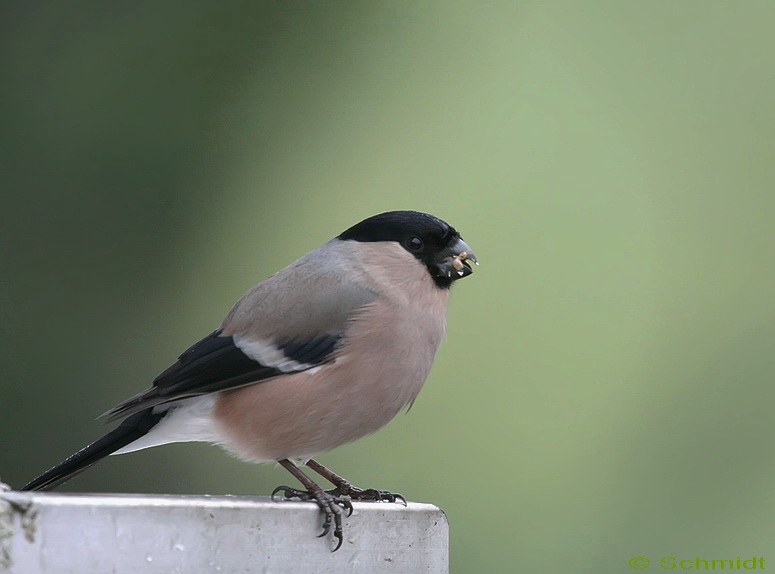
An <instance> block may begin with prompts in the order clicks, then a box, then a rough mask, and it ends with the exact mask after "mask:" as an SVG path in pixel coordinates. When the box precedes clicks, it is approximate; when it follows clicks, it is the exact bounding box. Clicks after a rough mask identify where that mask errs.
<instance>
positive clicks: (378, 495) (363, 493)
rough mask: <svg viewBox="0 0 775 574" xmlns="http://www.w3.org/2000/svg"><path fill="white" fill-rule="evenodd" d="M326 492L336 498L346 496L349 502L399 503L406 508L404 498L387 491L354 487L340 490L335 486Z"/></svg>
mask: <svg viewBox="0 0 775 574" xmlns="http://www.w3.org/2000/svg"><path fill="white" fill-rule="evenodd" d="M327 492H328V493H329V494H331V495H333V496H336V497H343V496H346V497H347V498H348V499H350V500H357V501H360V502H400V503H401V504H403V505H404V506H406V498H404V496H403V495H402V494H398V493H396V492H390V491H389V490H377V489H376V488H358V487H356V486H350V487H349V488H342V487H340V486H337V487H336V488H334V489H333V490H328V491H327ZM351 506H352V505H351Z"/></svg>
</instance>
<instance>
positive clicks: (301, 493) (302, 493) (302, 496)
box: [272, 485, 313, 502]
mask: <svg viewBox="0 0 775 574" xmlns="http://www.w3.org/2000/svg"><path fill="white" fill-rule="evenodd" d="M278 492H282V493H283V499H284V500H291V499H293V498H298V499H299V500H301V501H302V502H307V501H310V500H312V498H313V497H312V495H311V494H310V493H309V492H307V491H306V490H299V489H298V488H291V487H290V486H284V485H281V486H278V487H277V488H275V489H274V490H273V491H272V502H277V496H276V495H277V493H278Z"/></svg>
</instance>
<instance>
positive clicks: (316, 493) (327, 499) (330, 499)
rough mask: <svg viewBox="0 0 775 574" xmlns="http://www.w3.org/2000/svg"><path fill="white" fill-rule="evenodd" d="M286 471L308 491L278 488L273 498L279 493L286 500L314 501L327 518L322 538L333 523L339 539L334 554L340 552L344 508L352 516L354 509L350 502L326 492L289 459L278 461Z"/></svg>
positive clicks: (273, 492)
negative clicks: (293, 498) (294, 498)
mask: <svg viewBox="0 0 775 574" xmlns="http://www.w3.org/2000/svg"><path fill="white" fill-rule="evenodd" d="M278 462H279V463H280V464H281V465H282V466H283V468H285V470H287V471H288V472H290V473H291V474H292V475H293V476H295V477H296V478H297V479H298V481H299V482H300V483H301V484H302V485H304V488H306V489H307V490H306V491H305V490H297V489H295V488H290V487H289V486H278V487H277V488H275V489H274V490H273V491H272V498H274V495H275V494H277V493H278V492H282V493H283V496H285V498H292V497H294V496H295V497H297V498H300V499H301V500H304V501H307V500H314V501H315V502H316V503H317V505H318V506H319V507H320V510H322V511H323V514H324V515H325V518H324V519H323V532H321V533H320V535H319V536H318V537H320V536H325V535H326V534H328V532H329V530H331V522H333V523H334V538H336V539H337V543H336V548H334V549H333V552H336V551H337V550H339V548H340V547H341V546H342V540H343V537H342V507H344V508H345V509H347V510H349V514H348V516H349V515H350V514H352V511H353V507H352V504H350V501H349V500H340V499H339V498H338V497H336V496H334V495H332V494H330V493H328V492H326V491H325V490H323V489H322V488H321V487H320V486H319V485H318V484H316V483H315V481H313V480H312V479H311V478H310V477H308V476H307V475H306V474H304V473H303V472H301V470H299V468H298V467H297V466H296V465H295V464H293V463H292V462H291V461H290V460H288V459H283V460H279V461H278Z"/></svg>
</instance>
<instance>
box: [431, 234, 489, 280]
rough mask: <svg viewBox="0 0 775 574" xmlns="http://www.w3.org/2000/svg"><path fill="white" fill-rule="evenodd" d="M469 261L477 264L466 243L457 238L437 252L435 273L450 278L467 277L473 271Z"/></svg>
mask: <svg viewBox="0 0 775 574" xmlns="http://www.w3.org/2000/svg"><path fill="white" fill-rule="evenodd" d="M471 262H473V263H476V264H477V265H479V263H478V262H477V260H476V255H474V252H473V251H472V250H471V248H470V247H469V246H468V244H467V243H466V242H465V241H463V240H462V239H460V238H457V240H455V241H454V242H453V243H450V244H449V245H448V246H447V248H446V249H444V250H443V251H442V252H441V253H439V255H438V259H437V263H436V269H437V275H438V276H439V277H446V278H448V279H452V280H455V279H462V278H463V277H468V276H469V275H471V273H473V272H474V270H473V269H471Z"/></svg>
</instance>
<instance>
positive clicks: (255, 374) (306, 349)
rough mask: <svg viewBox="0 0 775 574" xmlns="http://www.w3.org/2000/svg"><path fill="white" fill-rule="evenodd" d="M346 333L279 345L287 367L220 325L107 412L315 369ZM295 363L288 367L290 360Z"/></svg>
mask: <svg viewBox="0 0 775 574" xmlns="http://www.w3.org/2000/svg"><path fill="white" fill-rule="evenodd" d="M340 340H341V334H338V333H333V334H332V333H328V334H324V335H319V336H317V337H315V338H314V339H311V340H308V341H289V342H286V343H283V344H278V345H276V346H275V348H276V350H277V351H279V352H280V353H281V356H282V357H284V358H285V359H287V360H286V361H284V365H285V366H284V367H283V368H282V370H281V369H280V368H277V367H275V366H272V365H267V364H262V363H261V362H259V361H257V360H255V359H252V358H251V357H249V356H248V355H247V354H246V353H245V352H244V351H242V349H240V348H239V347H238V346H237V345H236V344H235V341H234V338H233V337H232V336H230V335H224V334H223V333H222V332H221V331H220V330H217V331H213V332H212V333H210V334H209V335H208V336H207V337H205V338H204V339H202V340H201V341H199V342H198V343H196V344H194V345H193V346H191V347H190V348H189V349H187V350H186V351H185V352H184V353H183V354H182V355H180V357H178V360H177V362H176V363H174V364H173V365H172V366H170V367H169V368H168V369H167V370H166V371H164V372H163V373H161V374H160V375H159V376H158V377H156V379H155V380H154V381H153V386H152V387H151V388H149V389H146V390H145V391H143V392H141V393H139V394H137V395H135V396H133V397H131V398H129V399H127V400H125V401H124V402H122V403H121V404H119V405H117V406H115V407H114V408H112V409H110V410H109V411H108V412H106V413H105V414H104V415H103V416H107V417H108V419H109V420H115V419H119V418H123V417H125V416H128V415H131V414H133V413H136V412H139V411H141V410H144V409H147V408H149V407H153V406H156V405H159V404H163V403H167V402H170V401H174V400H178V399H182V398H186V397H193V396H197V395H204V394H207V393H214V392H217V391H224V390H228V389H234V388H237V387H241V386H245V385H250V384H253V383H258V382H261V381H265V380H267V379H271V378H273V377H276V376H278V375H282V374H284V373H288V372H293V371H301V370H305V369H309V368H311V367H313V366H315V365H319V364H321V363H323V362H324V361H325V360H326V359H327V358H329V357H330V355H331V354H332V353H333V352H334V350H335V349H336V347H337V345H338V344H339V342H340ZM289 362H290V364H291V365H292V367H291V368H288V366H287V365H288V363H289Z"/></svg>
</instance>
